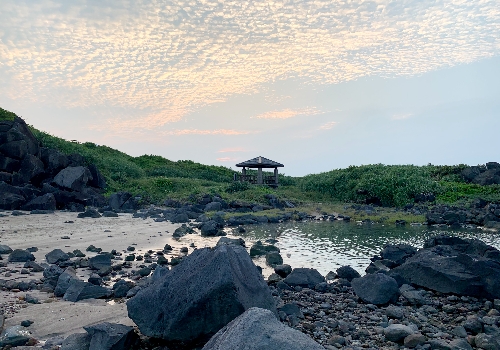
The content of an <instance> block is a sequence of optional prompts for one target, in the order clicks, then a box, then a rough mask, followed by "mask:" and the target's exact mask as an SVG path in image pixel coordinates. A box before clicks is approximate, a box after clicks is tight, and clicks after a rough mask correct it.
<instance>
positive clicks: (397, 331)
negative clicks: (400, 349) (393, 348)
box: [384, 324, 414, 343]
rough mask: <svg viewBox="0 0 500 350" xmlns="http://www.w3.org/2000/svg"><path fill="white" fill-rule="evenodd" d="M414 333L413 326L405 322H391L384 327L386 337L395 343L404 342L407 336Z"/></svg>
mask: <svg viewBox="0 0 500 350" xmlns="http://www.w3.org/2000/svg"><path fill="white" fill-rule="evenodd" d="M413 333H414V332H413V329H412V328H410V327H408V326H405V325H403V324H391V325H389V326H388V327H387V328H385V329H384V335H385V339H386V340H389V341H392V342H395V343H399V342H402V341H403V340H404V339H405V338H406V337H407V336H409V335H410V334H413Z"/></svg>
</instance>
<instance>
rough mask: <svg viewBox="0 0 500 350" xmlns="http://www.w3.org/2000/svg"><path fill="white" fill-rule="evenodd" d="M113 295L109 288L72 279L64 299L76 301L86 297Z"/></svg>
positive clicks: (96, 297)
mask: <svg viewBox="0 0 500 350" xmlns="http://www.w3.org/2000/svg"><path fill="white" fill-rule="evenodd" d="M110 295H111V291H110V290H109V289H107V288H104V287H101V286H96V285H94V284H92V283H88V282H84V281H79V280H72V282H71V283H70V285H69V287H68V289H67V290H66V293H65V294H64V297H63V299H64V300H66V301H72V302H76V301H79V300H84V299H98V298H105V297H108V296H110Z"/></svg>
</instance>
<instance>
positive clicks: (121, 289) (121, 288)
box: [113, 280, 134, 298]
mask: <svg viewBox="0 0 500 350" xmlns="http://www.w3.org/2000/svg"><path fill="white" fill-rule="evenodd" d="M133 287H134V284H133V283H132V282H129V281H126V280H119V281H118V282H116V283H115V284H114V285H113V293H114V295H115V298H123V297H125V296H127V293H128V291H129V290H131V289H132V288H133Z"/></svg>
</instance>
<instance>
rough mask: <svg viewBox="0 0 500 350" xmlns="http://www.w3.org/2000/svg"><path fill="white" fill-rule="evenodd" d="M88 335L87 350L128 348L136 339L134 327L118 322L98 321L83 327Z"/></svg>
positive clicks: (122, 349) (126, 349) (123, 349)
mask: <svg viewBox="0 0 500 350" xmlns="http://www.w3.org/2000/svg"><path fill="white" fill-rule="evenodd" d="M83 328H84V329H85V330H86V331H87V333H88V334H89V335H90V337H91V338H90V346H89V350H128V349H131V348H132V346H133V345H134V343H135V341H136V340H137V339H138V336H137V334H136V333H135V332H134V328H132V327H130V326H125V325H123V324H118V323H109V322H104V323H99V324H96V325H91V326H87V327H83Z"/></svg>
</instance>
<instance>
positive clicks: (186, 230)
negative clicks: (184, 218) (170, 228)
mask: <svg viewBox="0 0 500 350" xmlns="http://www.w3.org/2000/svg"><path fill="white" fill-rule="evenodd" d="M193 233H195V231H194V230H193V229H192V228H191V227H189V226H187V225H186V224H182V225H181V227H177V228H176V229H175V231H174V233H173V234H172V237H177V238H178V237H183V236H185V235H187V234H193Z"/></svg>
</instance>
